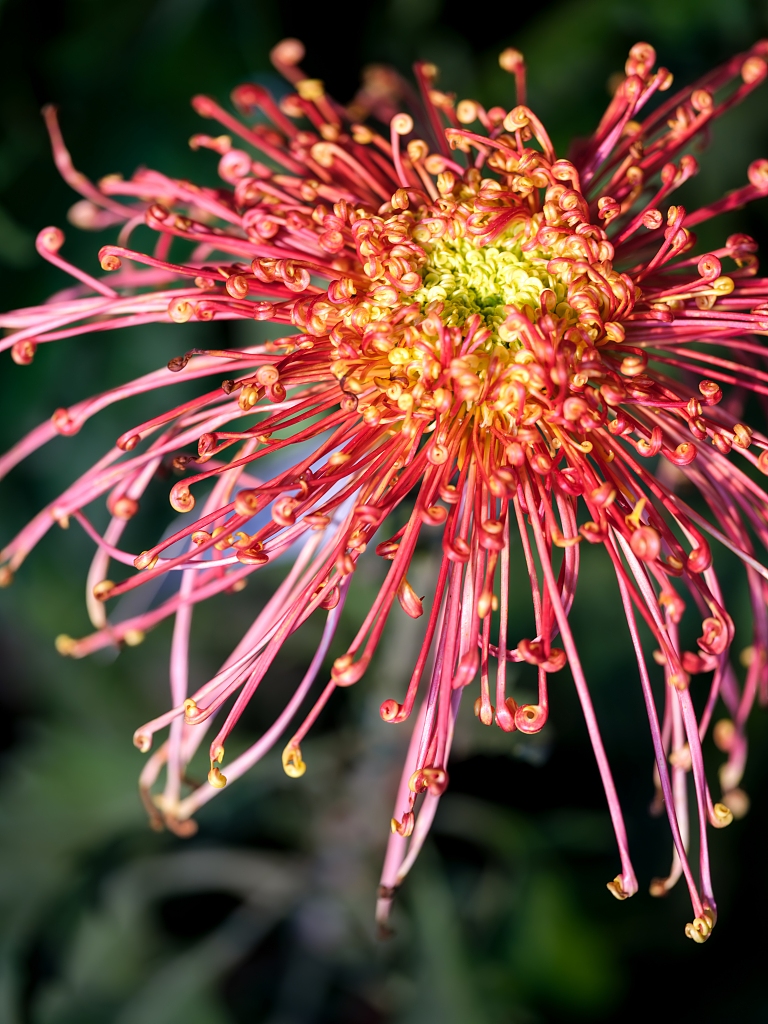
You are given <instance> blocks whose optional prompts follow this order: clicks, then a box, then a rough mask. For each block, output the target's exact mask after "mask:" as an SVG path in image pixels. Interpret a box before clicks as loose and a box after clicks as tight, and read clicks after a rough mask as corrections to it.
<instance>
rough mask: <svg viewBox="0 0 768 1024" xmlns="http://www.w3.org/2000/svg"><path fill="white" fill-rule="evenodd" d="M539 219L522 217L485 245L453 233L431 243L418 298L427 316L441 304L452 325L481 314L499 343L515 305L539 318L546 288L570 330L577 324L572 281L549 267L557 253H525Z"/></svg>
mask: <svg viewBox="0 0 768 1024" xmlns="http://www.w3.org/2000/svg"><path fill="white" fill-rule="evenodd" d="M537 219H538V218H537V217H534V218H529V217H524V218H520V219H517V220H515V221H513V223H512V225H511V226H510V227H508V228H507V229H506V230H505V231H504V232H502V234H501V235H500V236H499V237H497V238H496V239H494V240H493V242H491V243H489V244H485V245H478V244H477V242H476V241H475V239H473V238H467V237H466V236H462V235H459V236H452V235H449V234H445V235H443V236H442V237H441V238H439V239H436V240H435V241H433V242H428V243H426V244H425V245H424V249H425V251H426V253H427V262H426V265H425V266H424V268H423V270H422V277H423V284H422V287H421V288H420V289H419V290H418V291H417V292H416V293H415V294H414V295H413V297H412V298H413V299H414V300H415V301H416V302H418V303H419V305H420V307H421V309H422V310H423V311H424V312H425V313H426V312H429V311H430V310H431V309H434V308H436V305H435V304H437V303H439V304H440V307H441V308H440V313H439V315H440V319H441V320H442V322H443V323H444V324H445V325H446V327H463V326H464V324H465V323H466V321H467V319H468V318H469V317H470V316H472V315H473V314H479V315H480V316H481V317H482V320H483V323H484V325H485V326H486V327H488V328H490V330H491V332H492V333H491V338H490V339H489V341H491V342H492V343H493V342H496V341H498V340H499V328H500V327H501V326H502V324H504V322H505V320H506V319H507V313H508V308H509V307H511V308H514V309H517V310H518V311H519V312H521V313H524V314H525V315H526V316H527V317H528V319H529V320H531V321H534V320H535V319H536V318H537V315H538V312H539V310H540V309H541V304H542V293H543V292H544V291H545V289H547V290H549V292H550V293H551V294H549V295H547V296H546V298H547V300H548V301H547V307H548V309H550V310H551V311H553V312H554V313H555V314H556V315H557V316H558V317H559V318H561V319H564V320H565V321H566V322H567V323H568V325H569V326H570V325H572V324H574V323H576V320H577V315H576V313H575V311H574V310H573V309H572V308H571V307H570V306H569V305H568V302H567V292H568V286H567V284H566V282H565V281H564V280H563V279H562V278H558V277H557V276H556V275H553V274H552V273H550V272H549V270H548V269H547V266H548V264H549V262H550V260H551V258H552V253H547V252H544V251H543V250H542V249H541V248H540V247H538V246H536V247H534V248H533V249H531V248H530V247H529V246H526V249H523V243H524V242H525V241H526V238H528V237H530V236H531V234H533V235H534V236H535V233H536V228H537V227H538V225H536V224H533V223H531V221H535V220H537ZM531 229H532V230H531ZM503 340H505V341H507V342H509V340H510V339H509V337H506V338H504V339H503Z"/></svg>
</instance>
